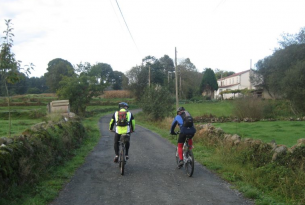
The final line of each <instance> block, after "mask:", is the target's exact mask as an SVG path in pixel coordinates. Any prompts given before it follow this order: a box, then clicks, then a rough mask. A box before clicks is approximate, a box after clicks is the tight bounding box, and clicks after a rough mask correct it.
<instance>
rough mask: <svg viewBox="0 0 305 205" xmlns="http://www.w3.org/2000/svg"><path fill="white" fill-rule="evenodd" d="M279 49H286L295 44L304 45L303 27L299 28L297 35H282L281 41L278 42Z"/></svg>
mask: <svg viewBox="0 0 305 205" xmlns="http://www.w3.org/2000/svg"><path fill="white" fill-rule="evenodd" d="M278 43H279V45H280V49H283V48H286V47H288V46H291V45H295V44H304V43H305V27H303V28H301V29H300V31H299V33H296V34H289V33H283V34H282V35H281V40H279V41H278Z"/></svg>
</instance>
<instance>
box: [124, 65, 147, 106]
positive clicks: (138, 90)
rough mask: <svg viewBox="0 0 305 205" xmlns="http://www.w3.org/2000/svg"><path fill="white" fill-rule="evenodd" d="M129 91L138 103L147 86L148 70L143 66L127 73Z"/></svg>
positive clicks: (133, 68)
mask: <svg viewBox="0 0 305 205" xmlns="http://www.w3.org/2000/svg"><path fill="white" fill-rule="evenodd" d="M126 76H127V78H128V79H129V89H130V91H131V92H132V93H133V94H134V96H135V97H136V100H137V101H139V100H140V99H141V97H142V95H143V93H144V90H145V88H146V87H147V85H148V70H147V69H146V68H144V67H143V66H135V67H132V68H131V69H130V70H129V71H128V72H127V73H126Z"/></svg>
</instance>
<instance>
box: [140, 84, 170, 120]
mask: <svg viewBox="0 0 305 205" xmlns="http://www.w3.org/2000/svg"><path fill="white" fill-rule="evenodd" d="M140 104H141V107H142V109H143V112H144V113H145V114H146V115H147V116H148V118H149V119H151V120H153V121H156V120H160V119H164V118H165V117H167V116H170V115H171V113H172V112H173V110H174V107H173V104H174V101H173V98H171V94H170V92H169V91H168V90H167V89H166V88H164V87H156V88H153V86H152V88H147V89H146V90H145V92H144V94H143V96H142V98H141V100H140Z"/></svg>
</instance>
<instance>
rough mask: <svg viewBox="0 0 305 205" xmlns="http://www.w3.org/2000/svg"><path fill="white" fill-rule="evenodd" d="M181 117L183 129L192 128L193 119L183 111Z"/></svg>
mask: <svg viewBox="0 0 305 205" xmlns="http://www.w3.org/2000/svg"><path fill="white" fill-rule="evenodd" d="M181 117H182V120H183V127H193V124H194V123H193V118H192V116H191V115H190V113H189V112H188V111H184V113H182V114H181Z"/></svg>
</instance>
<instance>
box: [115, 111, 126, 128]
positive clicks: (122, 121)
mask: <svg viewBox="0 0 305 205" xmlns="http://www.w3.org/2000/svg"><path fill="white" fill-rule="evenodd" d="M127 125H128V122H127V112H126V111H118V121H117V126H127Z"/></svg>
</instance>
